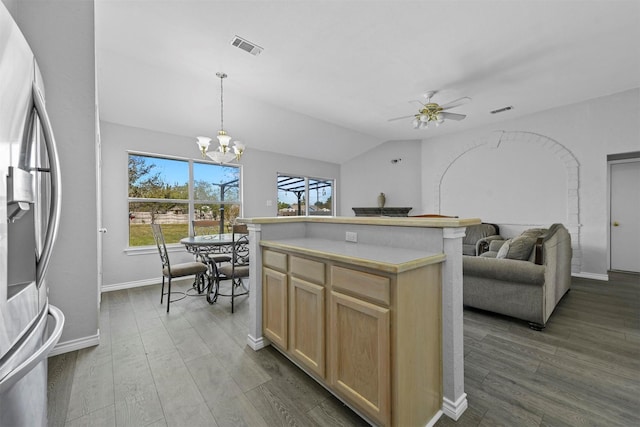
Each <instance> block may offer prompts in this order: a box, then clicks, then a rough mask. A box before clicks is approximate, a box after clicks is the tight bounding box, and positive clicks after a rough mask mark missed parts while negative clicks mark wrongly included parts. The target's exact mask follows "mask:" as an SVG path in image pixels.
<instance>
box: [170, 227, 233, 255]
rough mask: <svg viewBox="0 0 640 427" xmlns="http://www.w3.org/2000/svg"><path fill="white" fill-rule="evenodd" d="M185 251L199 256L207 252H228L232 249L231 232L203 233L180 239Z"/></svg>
mask: <svg viewBox="0 0 640 427" xmlns="http://www.w3.org/2000/svg"><path fill="white" fill-rule="evenodd" d="M180 243H181V244H183V245H184V246H185V248H186V249H187V252H189V253H192V254H194V255H196V257H198V258H201V257H202V256H203V255H208V254H230V253H231V252H232V251H233V234H232V233H220V234H203V235H201V236H189V237H184V238H182V239H180Z"/></svg>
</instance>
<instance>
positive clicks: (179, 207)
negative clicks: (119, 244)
mask: <svg viewBox="0 0 640 427" xmlns="http://www.w3.org/2000/svg"><path fill="white" fill-rule="evenodd" d="M149 224H162V232H163V234H164V239H165V241H166V243H167V244H168V243H178V242H179V241H180V239H182V238H183V237H186V236H188V235H189V205H188V204H187V203H156V202H145V203H139V202H136V203H134V202H130V203H129V246H148V245H152V246H153V245H155V241H154V240H153V233H152V232H151V226H150V225H149Z"/></svg>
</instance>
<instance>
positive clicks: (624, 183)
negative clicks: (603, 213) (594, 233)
mask: <svg viewBox="0 0 640 427" xmlns="http://www.w3.org/2000/svg"><path fill="white" fill-rule="evenodd" d="M610 170H611V179H610V182H611V188H610V195H611V201H610V203H611V207H610V212H611V216H610V219H611V223H610V236H611V243H610V250H611V269H612V270H621V271H633V272H639V273H640V159H632V160H627V161H620V162H615V163H611V169H610Z"/></svg>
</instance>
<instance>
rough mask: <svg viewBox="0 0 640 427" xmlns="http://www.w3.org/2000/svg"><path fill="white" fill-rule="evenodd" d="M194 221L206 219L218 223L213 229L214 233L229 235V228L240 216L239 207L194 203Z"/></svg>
mask: <svg viewBox="0 0 640 427" xmlns="http://www.w3.org/2000/svg"><path fill="white" fill-rule="evenodd" d="M194 208H195V215H194V218H195V219H208V220H213V221H218V225H217V227H216V229H215V232H216V233H231V227H232V226H233V224H235V222H236V218H238V217H239V216H240V205H238V204H206V203H196V204H195V205H194Z"/></svg>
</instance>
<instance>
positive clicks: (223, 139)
mask: <svg viewBox="0 0 640 427" xmlns="http://www.w3.org/2000/svg"><path fill="white" fill-rule="evenodd" d="M216 76H218V77H219V78H220V130H219V131H218V149H217V150H214V151H208V149H209V144H211V138H209V137H206V136H199V137H197V139H198V140H197V141H196V143H197V144H198V147H199V148H200V151H201V152H202V158H203V159H205V158H206V157H207V156H208V157H209V158H210V159H211V160H213V161H214V162H216V163H220V164H222V163H229V162H231V161H232V160H234V159H235V160H240V157H241V156H242V153H244V149H245V146H244V144H243V143H241V142H240V141H234V142H233V146H229V144H230V142H231V137H230V136H229V135H228V134H227V132H225V130H224V96H223V86H222V82H223V81H224V79H225V78H227V75H226V74H225V73H216ZM232 149H233V151H232Z"/></svg>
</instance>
